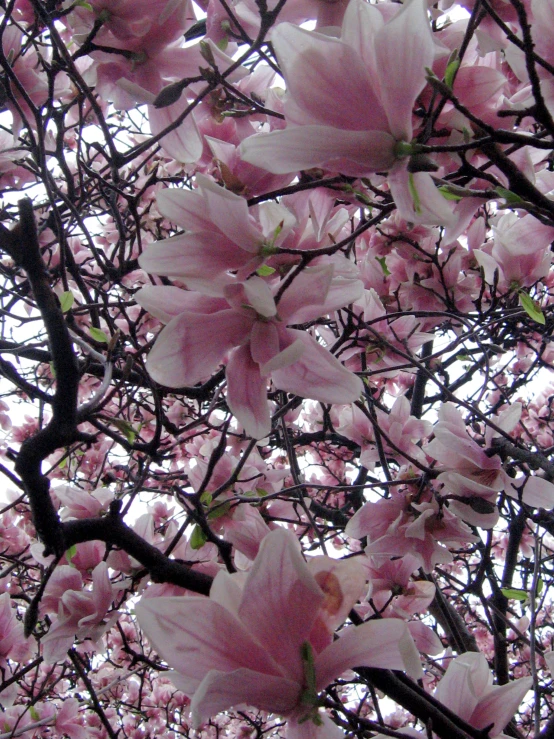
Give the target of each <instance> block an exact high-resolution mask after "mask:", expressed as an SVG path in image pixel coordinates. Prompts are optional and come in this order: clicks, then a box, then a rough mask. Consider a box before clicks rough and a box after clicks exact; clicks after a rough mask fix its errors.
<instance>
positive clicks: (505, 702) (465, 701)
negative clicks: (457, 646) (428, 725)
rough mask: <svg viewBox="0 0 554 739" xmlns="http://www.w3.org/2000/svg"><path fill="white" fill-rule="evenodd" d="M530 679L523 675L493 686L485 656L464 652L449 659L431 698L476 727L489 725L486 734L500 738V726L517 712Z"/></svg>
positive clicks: (502, 735) (528, 686)
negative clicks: (504, 683)
mask: <svg viewBox="0 0 554 739" xmlns="http://www.w3.org/2000/svg"><path fill="white" fill-rule="evenodd" d="M532 682H533V680H532V678H530V677H523V678H520V679H519V680H512V681H511V682H509V683H507V684H506V685H493V683H492V675H491V672H490V670H489V666H488V664H487V660H486V659H485V657H484V656H483V655H482V654H480V653H476V652H466V653H465V654H461V655H460V656H459V657H456V659H453V660H452V661H451V662H450V664H449V665H448V668H447V670H446V672H445V674H444V677H443V678H442V680H441V681H440V683H439V684H438V686H437V689H436V690H435V697H436V698H438V700H439V701H441V703H444V705H445V706H447V707H448V708H450V710H452V711H454V713H455V714H456V715H458V716H459V717H460V718H461V719H463V720H464V721H467V723H469V724H471V726H475V728H476V729H484V728H485V727H486V726H490V725H491V724H492V725H493V726H492V728H491V729H490V731H489V736H490V737H497V736H498V737H504V736H505V735H504V734H502V733H501V732H502V729H503V728H504V727H505V726H506V724H507V723H508V721H509V720H510V719H511V718H512V716H513V715H514V713H515V712H516V711H517V709H518V707H519V704H520V703H521V701H522V700H523V697H524V696H525V694H526V693H527V691H528V690H529V689H530V687H531V685H532Z"/></svg>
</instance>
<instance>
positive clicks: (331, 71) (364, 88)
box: [271, 23, 388, 131]
mask: <svg viewBox="0 0 554 739" xmlns="http://www.w3.org/2000/svg"><path fill="white" fill-rule="evenodd" d="M271 40H272V43H273V45H274V48H275V51H276V54H277V57H278V58H279V62H280V63H281V68H282V69H283V73H284V77H285V79H286V81H287V93H288V95H289V98H288V100H287V102H286V103H285V116H286V118H287V121H289V122H291V123H295V124H298V123H302V124H307V123H322V124H324V125H326V126H332V127H333V128H340V129H344V130H348V131H364V130H369V129H371V130H379V131H386V130H387V129H388V126H387V118H386V116H385V113H384V111H383V108H382V106H381V104H380V103H379V101H378V99H377V97H376V96H375V92H374V90H373V86H372V84H371V81H370V78H369V74H368V72H367V69H366V67H365V65H364V64H363V62H362V60H361V59H360V57H359V55H358V54H357V53H356V52H355V50H354V49H352V48H351V47H350V46H348V44H345V43H343V42H342V41H340V40H339V39H336V38H333V37H332V36H326V35H323V34H319V33H315V32H313V31H306V30H305V29H303V28H299V27H298V26H295V25H292V24H291V23H281V24H279V25H278V26H277V28H276V29H275V31H274V32H273V33H272V34H271Z"/></svg>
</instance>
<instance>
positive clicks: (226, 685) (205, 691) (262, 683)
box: [191, 668, 301, 728]
mask: <svg viewBox="0 0 554 739" xmlns="http://www.w3.org/2000/svg"><path fill="white" fill-rule="evenodd" d="M300 689H301V686H300V684H299V683H297V682H295V681H294V680H288V679H287V678H285V677H275V676H273V675H263V674H261V673H259V672H253V671H252V670H248V669H244V668H243V669H239V670H234V671H233V672H218V671H217V670H211V671H210V672H208V674H207V675H206V677H205V678H204V680H203V681H202V683H201V684H200V686H199V687H198V690H197V691H196V693H195V694H194V698H193V699H192V701H191V709H192V720H193V723H194V726H195V727H196V728H198V727H199V726H200V725H201V724H202V723H204V722H205V721H207V720H208V719H209V718H210V716H215V714H216V713H219V712H220V711H224V710H225V709H227V708H231V707H232V706H240V705H244V704H246V705H250V706H255V707H256V708H260V709H261V710H262V711H269V712H271V713H278V714H281V715H283V714H287V713H288V712H289V711H291V710H292V709H293V708H294V706H295V704H296V703H297V702H298V694H299V692H300Z"/></svg>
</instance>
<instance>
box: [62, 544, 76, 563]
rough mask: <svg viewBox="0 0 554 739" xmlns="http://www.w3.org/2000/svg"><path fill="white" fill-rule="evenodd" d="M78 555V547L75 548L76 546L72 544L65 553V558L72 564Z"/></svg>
mask: <svg viewBox="0 0 554 739" xmlns="http://www.w3.org/2000/svg"><path fill="white" fill-rule="evenodd" d="M76 554H77V547H76V546H75V544H72V545H71V546H70V547H69V549H68V550H67V551H66V553H65V558H66V559H67V561H68V562H69V564H71V560H72V559H73V557H74V556H75V555H76Z"/></svg>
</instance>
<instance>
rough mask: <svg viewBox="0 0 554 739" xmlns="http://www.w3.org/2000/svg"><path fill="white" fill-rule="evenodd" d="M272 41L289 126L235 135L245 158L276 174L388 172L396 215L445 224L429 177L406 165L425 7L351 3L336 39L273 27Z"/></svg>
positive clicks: (425, 31)
mask: <svg viewBox="0 0 554 739" xmlns="http://www.w3.org/2000/svg"><path fill="white" fill-rule="evenodd" d="M271 40H272V43H273V46H274V48H275V51H276V54H277V58H278V60H279V64H280V67H281V69H282V72H283V76H284V78H285V81H286V83H287V98H286V102H285V117H286V120H287V127H286V128H285V129H284V130H281V131H272V132H271V133H267V134H265V133H263V134H258V135H256V136H252V137H250V138H248V139H246V140H245V141H243V143H242V145H241V151H242V157H243V159H244V160H245V161H247V162H250V163H252V164H256V165H257V166H261V167H264V168H265V169H267V170H268V171H269V172H274V173H276V174H278V173H286V172H294V171H297V170H300V169H310V168H312V167H316V166H324V167H326V168H328V169H331V170H335V171H339V172H342V173H344V174H346V175H351V176H355V177H360V176H367V175H368V174H371V173H375V172H388V184H389V187H390V190H391V193H392V195H393V198H394V200H395V202H396V205H397V207H398V209H399V212H400V214H401V216H402V217H403V218H406V220H410V221H413V222H423V223H430V224H432V223H440V224H441V225H445V224H447V223H448V222H450V221H451V220H452V212H451V207H450V205H449V204H448V203H447V201H446V200H445V199H444V198H443V196H442V195H441V194H440V192H439V191H438V190H437V189H436V187H435V185H434V182H433V180H432V178H431V176H430V175H429V173H428V172H409V171H408V168H407V164H408V156H409V155H410V154H411V153H412V151H413V150H412V147H411V141H412V138H413V134H414V128H413V122H412V112H413V108H414V104H415V101H416V99H417V97H418V95H419V94H420V93H421V92H422V90H423V88H424V87H425V84H426V74H427V71H426V69H427V68H429V67H431V66H432V63H433V59H434V56H435V43H434V41H433V37H432V34H431V29H430V26H429V21H428V19H427V3H426V2H425V1H424V0H410V2H407V3H405V5H404V6H403V7H402V8H401V9H400V10H399V12H398V13H397V14H396V15H395V16H394V17H393V18H392V19H391V20H389V21H388V22H387V23H385V22H384V19H383V15H382V14H381V12H380V11H379V9H378V8H377V7H376V6H374V5H370V4H368V3H366V2H363V1H362V0H351V2H350V4H349V6H348V8H347V10H346V13H345V16H344V21H343V25H342V32H341V37H340V39H337V38H334V37H332V36H328V35H325V34H322V33H316V32H313V31H307V30H305V29H303V28H299V27H298V26H296V25H293V24H291V23H281V24H279V25H278V26H277V27H276V28H275V30H274V31H273V33H272V35H271Z"/></svg>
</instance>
